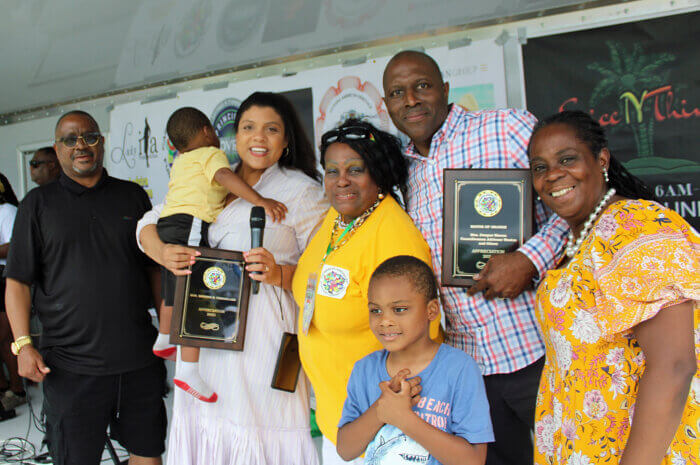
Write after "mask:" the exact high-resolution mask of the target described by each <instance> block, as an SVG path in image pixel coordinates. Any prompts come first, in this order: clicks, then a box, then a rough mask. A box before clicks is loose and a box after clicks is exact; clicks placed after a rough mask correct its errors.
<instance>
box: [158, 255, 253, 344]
mask: <svg viewBox="0 0 700 465" xmlns="http://www.w3.org/2000/svg"><path fill="white" fill-rule="evenodd" d="M195 248H196V249H197V250H199V251H200V252H201V253H202V255H201V256H199V257H197V258H196V259H195V263H194V265H192V266H191V267H190V269H191V270H192V274H190V275H187V276H180V277H178V279H177V284H176V286H175V303H174V304H175V305H174V308H173V319H172V324H171V329H170V341H171V342H173V343H175V344H180V345H186V346H197V347H211V348H217V349H230V350H243V344H244V339H245V327H246V320H247V313H248V298H249V293H250V279H249V278H248V274H247V273H246V272H245V269H244V266H245V261H244V260H243V255H242V254H241V253H240V252H233V251H228V250H220V249H209V248H205V247H195ZM212 266H218V267H219V268H221V269H223V270H224V272H225V273H226V282H225V283H224V286H223V287H222V288H220V289H216V290H212V289H209V288H207V287H206V286H205V285H204V282H203V279H202V276H203V273H204V272H205V270H207V269H208V268H209V267H212ZM192 294H199V295H205V296H221V297H224V298H235V297H237V298H238V300H237V301H235V302H234V301H230V300H221V299H207V298H203V297H195V296H192ZM231 307H236V310H235V311H231V310H232V309H231ZM200 308H207V309H214V310H219V311H214V312H205V311H200V310H199V309H200ZM220 311H223V312H220ZM201 323H205V324H217V325H218V326H219V328H218V329H217V330H203V329H201V327H200V324H201Z"/></svg>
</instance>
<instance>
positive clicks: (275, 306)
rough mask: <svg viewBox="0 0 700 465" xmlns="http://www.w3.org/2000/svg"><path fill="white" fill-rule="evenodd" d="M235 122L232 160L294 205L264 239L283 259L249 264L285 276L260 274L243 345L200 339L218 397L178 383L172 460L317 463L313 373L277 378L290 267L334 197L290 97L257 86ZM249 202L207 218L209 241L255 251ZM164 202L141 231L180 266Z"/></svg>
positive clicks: (163, 260)
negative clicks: (290, 381)
mask: <svg viewBox="0 0 700 465" xmlns="http://www.w3.org/2000/svg"><path fill="white" fill-rule="evenodd" d="M235 127H236V148H237V151H238V154H239V156H240V157H241V163H239V164H238V165H236V166H235V167H233V168H234V170H235V171H236V173H237V174H239V176H241V178H243V180H244V181H246V182H247V183H248V184H249V185H250V186H251V187H253V189H255V190H256V191H257V192H259V193H260V195H262V196H264V197H268V198H274V199H275V200H278V201H280V202H283V203H284V204H285V205H286V206H287V208H288V209H289V211H288V213H287V216H286V218H285V219H284V220H283V221H282V222H281V223H273V222H272V221H271V220H270V219H269V218H268V220H267V221H266V226H265V234H264V240H263V245H264V247H265V249H266V250H269V251H271V252H272V253H274V255H275V257H279V258H280V259H279V260H278V263H280V264H281V266H279V267H276V268H275V269H273V270H270V269H265V268H264V267H263V265H258V264H251V265H249V266H248V270H249V271H261V274H260V275H258V276H256V277H255V279H258V280H260V281H264V282H274V283H276V284H278V285H270V284H265V283H263V284H261V285H260V292H259V293H258V294H256V295H251V296H250V301H249V310H248V320H247V328H246V344H245V350H244V351H242V352H235V351H227V350H215V349H202V351H201V355H200V373H201V375H202V378H203V379H204V380H205V381H206V382H207V383H209V385H210V386H211V387H212V388H213V389H214V390H215V391H216V392H217V394H218V395H219V399H218V401H217V402H215V403H212V404H208V403H204V402H200V401H198V400H196V399H195V398H193V397H192V396H190V395H187V394H186V393H184V392H180V391H179V390H175V400H174V405H173V417H172V420H171V429H170V434H169V439H168V451H167V463H168V465H195V464H196V465H210V464H246V465H256V464H260V465H263V464H269V465H273V464H274V465H277V464H290V465H296V464H298V465H315V464H318V457H317V453H316V449H315V447H314V445H313V442H312V439H311V435H310V427H309V384H308V381H307V379H306V377H305V376H304V374H303V373H301V374H300V377H299V382H298V384H297V388H296V391H295V392H294V393H289V392H285V391H279V390H275V389H272V388H271V387H270V383H271V381H272V375H273V371H274V368H275V362H276V360H277V353H278V349H279V346H280V342H281V339H282V334H283V333H284V332H290V333H294V332H296V331H295V329H296V326H295V324H296V318H297V315H296V313H297V307H296V304H295V303H294V299H293V298H292V295H291V292H290V291H289V289H290V287H291V278H292V274H293V269H294V266H295V265H296V263H297V260H298V259H299V256H300V255H301V253H302V252H303V250H304V248H305V247H306V244H307V241H308V239H309V236H310V234H311V232H312V230H313V229H314V227H315V226H316V225H317V224H318V223H319V221H320V220H321V219H322V217H323V215H324V214H325V212H326V210H327V209H328V204H327V202H326V201H325V200H324V193H323V189H322V187H321V184H320V179H321V178H320V174H319V173H318V172H317V170H316V160H315V156H314V152H313V149H312V147H311V144H310V143H309V141H308V138H307V137H306V136H305V134H304V132H303V129H302V127H301V125H300V123H299V119H298V116H297V115H296V113H295V111H294V109H293V107H292V106H291V104H290V103H289V101H287V100H286V99H285V98H284V97H282V96H281V95H278V94H273V93H263V92H256V93H254V94H252V95H251V96H250V97H248V98H247V99H246V100H245V101H244V102H243V103H242V104H241V107H240V109H239V111H238V114H237V115H236V121H235ZM251 208H252V205H251V204H250V203H248V202H246V201H245V200H243V199H240V198H236V199H234V200H233V201H232V202H231V203H230V204H228V206H227V207H226V208H225V209H224V210H223V211H222V212H221V214H219V216H218V217H217V219H216V221H215V222H214V223H213V224H212V225H211V226H210V228H209V242H210V244H211V246H212V247H216V248H222V249H229V250H241V251H248V249H250V226H249V218H250V210H251ZM158 210H159V207H156V208H155V209H154V210H152V211H151V212H149V213H148V214H146V216H144V218H143V219H142V220H141V222H140V223H139V230H138V231H137V235H138V237H139V239H140V242H141V245H142V246H143V248H144V251H145V252H146V253H147V254H148V255H149V256H150V257H152V258H153V259H154V260H155V261H156V262H158V263H160V264H161V265H163V266H165V267H167V268H169V269H171V270H173V271H174V272H176V271H177V270H181V269H182V268H185V267H186V266H187V265H189V263H190V262H191V261H192V260H193V250H192V249H188V248H187V247H182V246H178V245H172V244H163V243H162V242H161V241H160V240H159V239H158V236H157V234H156V231H155V223H156V221H157V218H158V215H159V211H158ZM259 250H261V249H254V250H253V251H252V252H251V253H248V254H247V255H248V257H247V258H248V261H250V262H255V257H256V251H259ZM181 273H182V272H181V271H180V272H179V274H181ZM176 274H178V273H177V272H176Z"/></svg>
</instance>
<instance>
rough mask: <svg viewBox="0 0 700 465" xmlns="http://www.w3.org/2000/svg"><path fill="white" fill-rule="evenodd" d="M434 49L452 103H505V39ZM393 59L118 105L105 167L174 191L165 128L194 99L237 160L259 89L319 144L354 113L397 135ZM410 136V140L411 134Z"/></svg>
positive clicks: (155, 189) (156, 191) (151, 188)
mask: <svg viewBox="0 0 700 465" xmlns="http://www.w3.org/2000/svg"><path fill="white" fill-rule="evenodd" d="M427 53H429V54H430V55H431V56H432V57H433V58H434V59H435V60H436V61H437V62H438V64H439V65H440V67H441V69H442V73H443V77H444V79H445V81H447V82H449V83H450V96H449V98H450V101H451V102H455V103H458V104H460V105H462V106H464V107H465V108H468V109H470V110H484V109H493V108H502V107H504V106H505V105H506V93H505V70H504V65H503V51H502V48H501V46H499V45H497V44H495V43H494V42H493V41H479V42H473V43H472V44H470V45H469V46H467V47H461V48H457V49H453V50H448V48H447V47H440V48H433V49H429V50H427ZM389 58H390V57H383V58H381V59H371V60H368V61H367V62H365V63H362V64H359V65H354V66H342V65H336V66H329V67H325V68H318V69H313V70H308V71H304V72H300V73H297V74H295V75H292V76H287V77H282V76H270V77H265V78H261V79H255V80H250V81H244V82H236V83H233V82H231V83H229V85H228V86H227V87H225V88H221V89H215V90H210V91H204V90H201V89H198V90H193V91H190V92H183V93H180V94H178V95H177V96H176V97H175V98H172V99H169V100H161V101H156V102H151V103H144V104H141V103H139V102H132V103H128V104H124V105H119V106H117V107H115V108H114V110H113V111H112V114H111V118H110V137H109V147H108V148H107V149H106V151H105V166H106V167H107V168H108V169H109V172H110V174H111V175H113V176H116V177H119V178H123V179H130V180H132V181H135V182H137V183H139V184H140V185H142V186H143V187H144V189H146V191H147V192H148V193H149V196H150V197H151V200H152V201H153V202H154V203H157V202H160V201H162V199H163V198H164V197H165V193H166V192H167V188H168V178H169V172H170V166H171V165H172V163H173V160H174V158H175V157H177V151H176V150H175V148H174V147H173V146H172V144H170V142H169V140H168V138H167V135H166V132H165V125H166V123H167V121H168V118H169V117H170V115H171V114H172V113H173V111H175V110H177V109H178V108H181V107H184V106H193V107H195V108H198V109H200V110H201V111H203V112H204V113H205V114H206V115H207V116H209V118H210V119H211V121H212V125H213V126H214V128H215V130H216V132H217V134H218V135H219V138H220V139H221V147H222V149H223V150H224V151H226V153H227V154H228V155H229V159H230V160H231V162H232V163H233V162H235V161H237V160H238V156H237V154H236V144H235V130H234V128H233V120H234V118H235V116H236V112H237V111H238V107H239V105H240V103H241V102H242V101H243V100H244V99H245V98H246V97H247V96H248V95H250V94H251V93H252V92H254V91H258V90H259V91H271V92H281V93H283V94H284V95H286V96H287V97H288V98H289V99H290V100H291V101H292V103H293V104H294V106H295V108H296V110H297V111H298V112H299V114H300V116H301V119H302V122H303V125H304V128H305V130H306V131H307V135H308V136H309V140H311V141H313V143H314V145H316V146H317V147H318V145H319V143H320V138H321V135H322V134H323V133H324V132H326V131H328V130H329V129H332V128H333V127H335V126H337V125H338V124H339V123H340V122H342V121H343V120H345V119H346V118H348V117H351V116H354V117H358V118H363V119H366V120H368V121H370V122H371V123H373V124H374V125H375V126H377V127H379V128H381V129H384V130H386V131H389V132H392V133H394V134H397V130H396V128H395V127H394V125H393V124H392V122H391V118H390V117H389V114H388V112H387V110H386V105H385V104H384V101H383V100H382V97H383V95H384V91H383V89H382V74H383V72H384V68H385V66H386V63H387V62H388V60H389ZM397 135H398V134H397ZM403 140H404V142H406V138H405V137H403Z"/></svg>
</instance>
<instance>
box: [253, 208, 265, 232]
mask: <svg viewBox="0 0 700 465" xmlns="http://www.w3.org/2000/svg"><path fill="white" fill-rule="evenodd" d="M250 227H251V228H264V227H265V209H264V208H263V207H253V208H251V209H250Z"/></svg>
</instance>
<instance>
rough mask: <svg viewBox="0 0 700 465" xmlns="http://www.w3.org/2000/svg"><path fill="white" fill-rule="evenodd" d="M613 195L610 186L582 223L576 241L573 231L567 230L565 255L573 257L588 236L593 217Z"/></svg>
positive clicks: (612, 189)
mask: <svg viewBox="0 0 700 465" xmlns="http://www.w3.org/2000/svg"><path fill="white" fill-rule="evenodd" d="M613 195H615V188H614V187H611V188H610V189H608V192H606V193H605V195H604V196H603V198H602V199H601V200H600V202H599V203H598V206H597V207H595V210H593V211H592V212H591V214H590V215H588V219H587V220H586V222H585V223H584V224H583V229H582V230H581V234H580V235H579V236H578V239H576V242H574V233H573V231H569V235H568V242H567V243H566V256H567V257H569V258H573V256H574V255H576V252H578V249H579V248H580V247H581V244H583V241H584V239H586V236H588V233H589V232H590V229H591V228H592V227H593V222H595V219H596V218H597V217H598V215H599V214H600V212H601V211H602V210H603V207H605V204H607V203H608V200H610V199H611V198H612V196H613Z"/></svg>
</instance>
